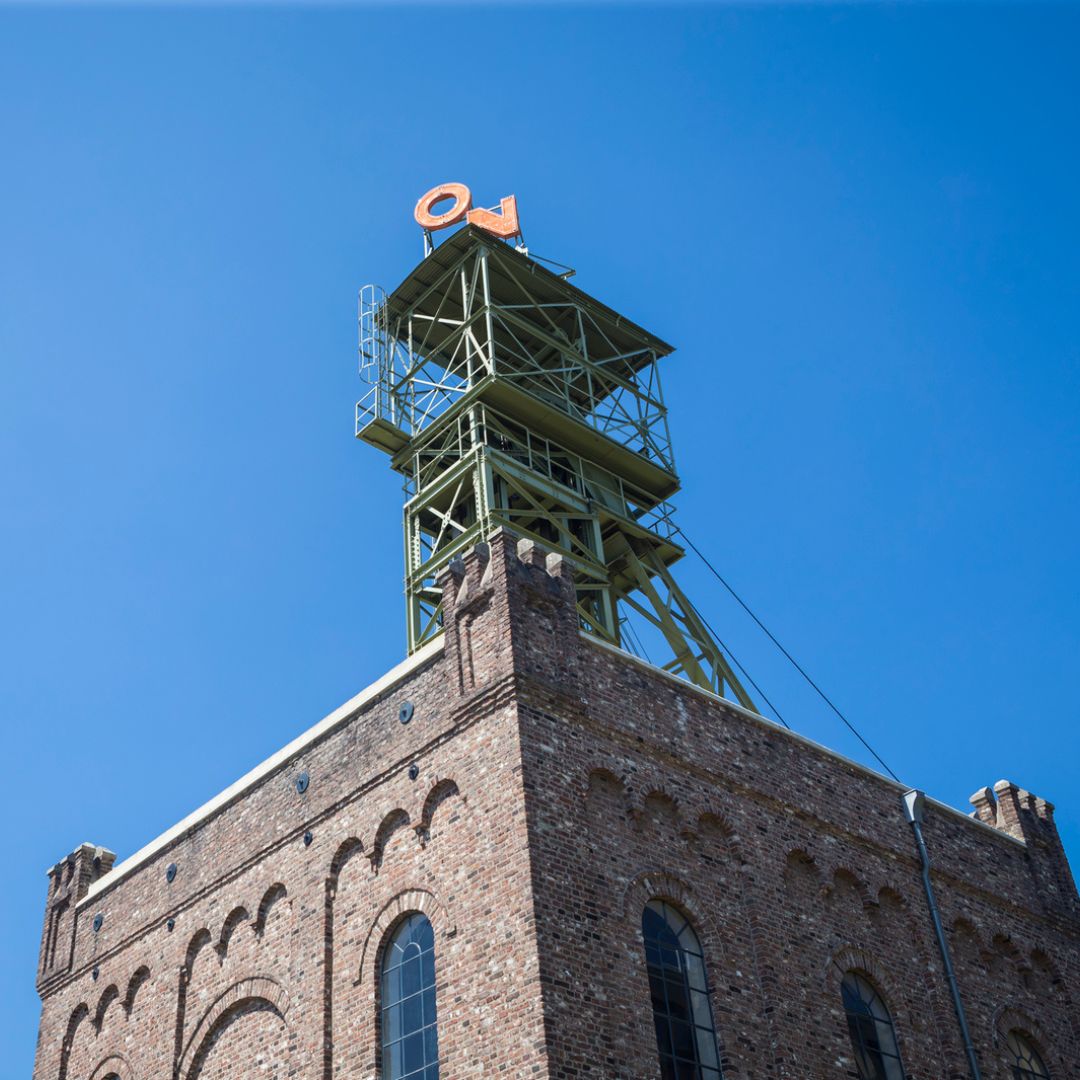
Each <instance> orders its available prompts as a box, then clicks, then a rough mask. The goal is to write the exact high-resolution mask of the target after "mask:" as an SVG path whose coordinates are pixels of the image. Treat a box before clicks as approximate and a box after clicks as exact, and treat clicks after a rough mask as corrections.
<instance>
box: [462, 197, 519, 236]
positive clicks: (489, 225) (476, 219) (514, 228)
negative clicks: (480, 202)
mask: <svg viewBox="0 0 1080 1080" xmlns="http://www.w3.org/2000/svg"><path fill="white" fill-rule="evenodd" d="M499 210H500V211H501V212H500V213H498V214H496V213H495V212H494V211H493V210H481V209H479V208H477V209H476V210H470V211H469V212H468V213H467V214H466V215H465V219H466V221H468V223H469V224H470V225H477V226H479V227H480V228H481V229H484V230H486V231H487V232H489V233H493V234H494V235H495V236H501V237H502V238H503V239H504V240H509V239H510V238H511V237H512V236H520V235H521V227H520V226H519V225H518V212H517V198H516V197H515V196H514V195H507V196H506V198H505V199H503V200H502V202H501V203H500V205H499Z"/></svg>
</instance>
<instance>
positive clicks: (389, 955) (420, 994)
mask: <svg viewBox="0 0 1080 1080" xmlns="http://www.w3.org/2000/svg"><path fill="white" fill-rule="evenodd" d="M418 934H419V935H421V936H422V939H423V944H421V943H420V942H418V941H417V935H418ZM403 938H408V940H406V941H404V943H403V940H402V939H403ZM409 965H414V966H412V967H408V966H409ZM417 979H418V980H419V981H418V982H417ZM376 988H377V990H376V993H377V998H376V1016H377V1045H378V1054H379V1061H378V1075H379V1076H380V1077H381V1078H382V1080H438V1078H439V1071H440V1068H441V1061H440V1057H439V1022H438V979H437V973H436V968H435V928H434V927H433V926H432V923H431V920H430V919H429V918H428V917H427V915H425V914H424V913H423V912H422V911H410V912H407V913H406V914H405V915H403V916H402V917H401V918H400V919H398V920H397V921H396V922H395V923H394V925H393V926H392V927H390V929H389V930H388V931H387V933H386V937H385V939H384V943H383V947H382V949H381V950H380V957H379V964H378V975H377V984H376ZM391 990H393V993H391ZM410 1003H412V1004H413V1008H414V1009H415V1008H416V1007H418V1008H419V1024H415V1023H411V1024H409V1025H408V1026H406V1016H407V1013H406V1008H407V1006H409V1004H410ZM429 1010H430V1018H429ZM416 1039H419V1048H420V1050H421V1058H422V1060H421V1062H420V1064H419V1066H418V1067H412V1066H411V1065H410V1067H409V1068H408V1069H406V1066H405V1062H404V1060H402V1059H403V1058H404V1054H405V1052H406V1047H405V1044H406V1040H416ZM395 1047H398V1048H400V1050H399V1053H396V1054H395V1052H394V1049H395ZM416 1048H417V1043H416V1042H413V1043H412V1045H411V1046H410V1047H409V1050H410V1051H413V1052H415V1050H416Z"/></svg>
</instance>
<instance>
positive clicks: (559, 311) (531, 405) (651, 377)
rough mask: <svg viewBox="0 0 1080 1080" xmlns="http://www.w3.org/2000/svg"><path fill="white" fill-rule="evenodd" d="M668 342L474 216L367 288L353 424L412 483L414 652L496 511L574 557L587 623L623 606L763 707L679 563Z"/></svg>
mask: <svg viewBox="0 0 1080 1080" xmlns="http://www.w3.org/2000/svg"><path fill="white" fill-rule="evenodd" d="M668 352H670V346H667V345H666V344H665V343H664V342H662V341H660V340H659V339H658V338H655V337H653V336H652V335H651V334H648V333H647V332H646V331H644V330H642V329H641V328H640V327H637V326H635V325H634V324H633V323H630V322H629V321H628V320H626V319H624V318H622V317H621V316H619V315H617V314H616V313H615V312H613V311H611V310H610V309H608V308H606V307H604V306H603V305H601V304H599V303H598V302H597V301H595V300H594V299H592V298H591V297H589V296H587V295H586V294H584V293H582V292H580V291H579V290H577V289H576V288H574V287H573V286H571V285H569V284H568V283H567V282H565V281H564V280H562V279H560V278H558V277H556V276H555V275H553V274H551V273H550V272H549V271H547V270H544V269H543V268H542V267H540V266H539V265H538V264H537V263H535V262H534V261H532V260H530V259H529V258H527V257H526V256H524V255H521V254H519V253H517V252H516V251H514V250H513V249H512V248H510V247H509V246H507V245H505V244H502V243H499V242H497V241H494V240H493V239H492V238H491V237H489V236H487V235H486V234H483V233H481V232H479V231H478V230H476V229H472V228H468V227H467V228H465V229H462V230H460V231H459V232H458V233H456V234H454V236H452V237H451V238H450V240H448V241H447V242H445V243H444V244H443V245H441V246H440V247H439V248H437V249H436V250H435V252H434V253H433V254H432V255H430V256H429V257H428V258H427V259H425V261H424V262H423V263H421V264H420V266H418V267H417V268H416V269H415V270H414V271H413V273H412V274H411V275H410V276H409V277H408V278H406V280H405V282H403V283H402V285H401V286H399V287H398V289H397V290H396V291H395V292H394V294H393V295H391V296H390V297H389V298H387V297H385V296H384V295H383V294H382V293H381V291H380V290H377V289H375V288H373V287H371V286H368V287H366V288H365V289H364V290H363V291H362V292H361V304H360V370H361V375H362V376H363V377H364V378H365V380H366V381H367V382H369V383H370V389H369V391H368V393H367V394H366V396H365V397H364V398H363V399H362V400H361V401H360V402H359V403H358V404H357V409H356V430H357V435H358V436H360V437H361V438H363V439H365V440H366V441H367V442H370V443H372V444H373V445H375V446H377V447H379V448H380V449H382V450H384V451H386V452H388V453H389V454H390V455H391V465H392V467H393V468H394V469H395V470H396V471H398V472H399V473H401V475H402V476H403V478H404V481H405V493H406V500H407V501H406V504H405V513H404V527H405V591H406V596H407V604H408V636H409V650H410V652H412V651H415V650H416V649H418V648H419V647H420V646H422V645H423V644H425V643H426V642H427V641H430V640H431V639H432V638H433V637H435V636H436V635H437V634H438V633H440V632H441V596H440V593H439V587H438V580H437V579H438V574H439V572H440V570H441V569H442V568H443V567H444V566H445V565H446V564H447V563H448V562H449V560H450V559H451V558H452V557H453V556H454V555H455V554H457V553H458V552H460V551H462V550H463V549H465V548H467V547H469V546H471V545H472V544H475V543H476V542H477V541H478V540H482V539H484V537H486V536H488V535H490V534H491V532H492V531H493V530H495V529H497V528H498V527H500V526H505V527H507V528H509V529H510V530H512V531H513V532H514V533H516V534H517V535H519V536H523V537H528V538H531V539H534V540H536V541H538V542H539V543H542V544H543V545H545V546H546V547H547V548H549V549H550V550H552V551H555V552H558V553H560V554H562V555H563V556H565V557H566V559H567V560H568V561H569V562H570V564H571V565H572V566H573V567H574V574H575V580H576V585H577V610H578V617H579V619H580V621H581V625H582V628H583V629H584V630H586V631H587V632H589V633H591V634H594V635H596V636H597V637H600V638H602V639H604V640H606V641H609V642H611V643H613V644H616V645H618V644H621V643H622V634H621V627H622V625H623V623H624V621H625V617H626V614H627V613H628V612H630V611H632V612H634V613H636V614H637V615H638V616H640V617H641V618H643V619H644V620H646V622H648V623H649V624H650V625H652V626H653V627H654V628H655V629H656V630H657V631H659V633H660V634H661V635H662V636H663V638H664V640H665V641H666V643H667V645H668V647H669V648H670V651H671V654H672V659H671V661H670V662H669V663H668V664H666V665H665V667H666V668H667V669H668V670H670V671H672V672H674V673H676V674H679V675H682V676H684V677H685V678H687V679H689V680H690V681H692V682H694V683H696V684H698V685H700V686H703V687H706V688H708V689H711V690H713V691H715V692H717V693H728V694H729V696H734V697H735V698H736V699H737V700H738V701H739V702H740V703H741V704H743V705H745V706H747V707H748V708H753V707H754V706H753V704H752V702H751V701H750V698H749V697H748V696H747V694H746V692H745V690H743V688H742V686H741V685H740V683H739V681H738V679H737V678H736V677H735V675H734V673H733V672H732V671H731V668H730V666H729V665H728V662H727V660H726V658H725V657H724V655H723V653H722V652H721V650H720V648H719V647H718V646H717V645H716V643H715V642H714V641H713V639H712V636H711V635H710V633H709V632H708V629H707V627H706V626H705V625H704V623H703V622H702V620H701V619H700V618H699V616H698V615H697V613H696V611H695V610H694V608H693V605H692V604H690V602H689V601H688V600H687V599H686V597H685V596H684V595H683V593H682V592H681V591H680V590H679V588H678V585H677V584H676V583H675V580H674V578H673V577H672V575H671V572H670V566H671V564H672V563H674V562H675V561H677V560H678V559H679V558H681V557H682V555H683V549H682V548H681V547H680V546H679V545H678V544H677V543H676V542H675V541H674V534H675V528H674V525H673V523H672V521H671V514H672V510H673V508H672V506H671V504H670V503H669V502H668V497H669V496H670V495H671V494H673V493H674V492H675V491H677V490H678V479H677V477H676V475H675V471H674V460H673V457H672V450H671V441H670V435H669V431H668V423H667V410H666V408H665V406H664V402H663V394H662V390H661V386H660V380H659V373H658V369H657V361H658V359H659V358H660V357H661V356H663V355H666V353H668Z"/></svg>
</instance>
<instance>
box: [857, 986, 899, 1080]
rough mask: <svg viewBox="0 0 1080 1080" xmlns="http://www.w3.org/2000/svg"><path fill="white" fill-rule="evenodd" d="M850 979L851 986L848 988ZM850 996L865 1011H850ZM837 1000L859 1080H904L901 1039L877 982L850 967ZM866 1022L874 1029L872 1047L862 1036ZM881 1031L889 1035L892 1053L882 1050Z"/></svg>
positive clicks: (863, 1035)
mask: <svg viewBox="0 0 1080 1080" xmlns="http://www.w3.org/2000/svg"><path fill="white" fill-rule="evenodd" d="M849 980H850V983H851V985H849ZM864 987H865V988H866V989H867V990H869V992H870V993H869V996H866V995H864V993H863V988H864ZM849 993H851V994H854V995H856V996H857V999H858V1002H859V1003H860V1004H862V1005H863V1006H864V1007H865V1008H864V1010H860V1011H853V1010H852V1008H850V1006H849V999H848V995H849ZM840 1000H841V1003H842V1004H843V1007H844V1019H845V1020H846V1021H847V1031H848V1039H849V1041H850V1043H851V1050H852V1053H853V1054H854V1055H855V1068H856V1070H857V1071H858V1074H859V1077H860V1080H875V1077H878V1076H882V1077H884V1078H885V1080H907V1070H906V1069H905V1067H904V1058H903V1055H902V1054H901V1053H900V1040H899V1039H898V1038H897V1034H896V1021H895V1020H894V1019H893V1015H892V1010H891V1009H890V1008H889V1005H888V1002H887V1001H886V1000H885V997H884V995H883V994H882V993H881V991H880V990H879V989H878V984H877V982H876V981H875V980H874V979H873V978H871V976H870V975H869V974H868V973H867V972H865V971H861V970H860V969H858V968H849V969H848V970H847V971H845V972H844V974H843V977H842V978H841V980H840ZM875 1004H876V1005H878V1006H880V1008H879V1010H878V1011H875V1009H874V1006H875ZM867 1022H869V1024H870V1025H872V1026H873V1029H874V1040H875V1044H873V1045H870V1044H868V1041H867V1039H866V1037H865V1029H866V1025H867ZM882 1028H884V1029H885V1030H886V1031H887V1033H888V1036H889V1039H890V1041H891V1043H892V1049H891V1050H889V1049H884V1050H883V1049H882V1046H881V1034H882V1030H881V1029H882ZM870 1062H872V1063H873V1065H874V1066H875V1068H874V1069H873V1070H870V1071H868V1070H867V1064H866V1063H870Z"/></svg>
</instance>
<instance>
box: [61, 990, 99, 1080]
mask: <svg viewBox="0 0 1080 1080" xmlns="http://www.w3.org/2000/svg"><path fill="white" fill-rule="evenodd" d="M89 1019H90V1006H89V1005H87V1004H86V1002H85V1001H84V1002H82V1003H81V1004H80V1005H78V1006H77V1007H76V1008H75V1010H74V1011H73V1012H72V1014H71V1016H70V1017H69V1018H68V1023H67V1028H66V1030H65V1031H64V1041H63V1042H62V1043H61V1045H60V1080H66V1077H67V1071H68V1061H69V1059H70V1058H71V1048H72V1046H74V1045H75V1036H76V1035H77V1034H78V1031H79V1026H80V1025H81V1024H82V1022H83V1021H84V1020H89ZM91 1022H92V1021H91Z"/></svg>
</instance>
